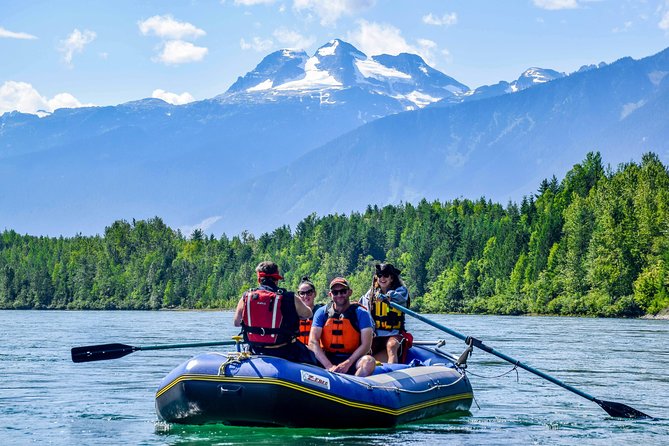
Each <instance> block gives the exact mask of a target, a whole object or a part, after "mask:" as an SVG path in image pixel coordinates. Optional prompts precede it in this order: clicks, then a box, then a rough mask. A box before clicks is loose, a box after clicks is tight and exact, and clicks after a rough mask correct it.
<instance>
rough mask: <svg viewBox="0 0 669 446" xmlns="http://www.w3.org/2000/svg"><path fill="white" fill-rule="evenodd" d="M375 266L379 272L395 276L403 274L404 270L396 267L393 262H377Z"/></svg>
mask: <svg viewBox="0 0 669 446" xmlns="http://www.w3.org/2000/svg"><path fill="white" fill-rule="evenodd" d="M375 268H376V272H377V274H378V273H386V274H390V275H393V276H399V275H400V274H402V271H401V270H399V269H397V268H395V267H394V266H393V265H392V264H391V263H377V264H376V266H375Z"/></svg>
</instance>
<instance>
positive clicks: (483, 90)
mask: <svg viewBox="0 0 669 446" xmlns="http://www.w3.org/2000/svg"><path fill="white" fill-rule="evenodd" d="M565 76H566V74H565V73H561V72H558V71H555V70H550V69H546V68H537V67H532V68H528V69H527V70H525V71H524V72H523V74H521V75H520V77H519V78H518V79H516V80H515V81H513V82H506V81H500V82H498V83H496V84H494V85H484V86H482V87H479V88H477V89H476V90H470V91H468V92H467V93H465V95H464V96H463V97H462V102H469V101H477V100H479V99H486V98H491V97H494V96H499V95H502V94H507V93H517V92H519V91H522V90H525V89H526V88H530V87H534V86H536V85H541V84H544V83H546V82H550V81H553V80H555V79H560V78H562V77H565ZM439 105H450V103H447V102H444V103H443V104H439Z"/></svg>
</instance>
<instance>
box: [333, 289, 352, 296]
mask: <svg viewBox="0 0 669 446" xmlns="http://www.w3.org/2000/svg"><path fill="white" fill-rule="evenodd" d="M330 292H331V293H332V295H333V296H346V293H348V288H339V289H337V290H330Z"/></svg>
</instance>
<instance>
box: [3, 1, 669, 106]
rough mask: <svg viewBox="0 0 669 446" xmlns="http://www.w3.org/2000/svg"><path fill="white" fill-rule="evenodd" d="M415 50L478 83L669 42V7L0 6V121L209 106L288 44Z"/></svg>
mask: <svg viewBox="0 0 669 446" xmlns="http://www.w3.org/2000/svg"><path fill="white" fill-rule="evenodd" d="M333 38H341V39H343V40H346V41H348V42H350V43H352V44H354V45H355V46H356V47H358V48H359V49H360V50H362V51H363V52H365V53H366V54H367V55H368V56H371V55H375V54H381V53H387V54H397V53H399V52H414V53H417V54H420V55H421V56H423V58H424V59H425V60H426V61H427V62H428V63H429V64H430V65H432V66H433V67H435V68H437V69H438V70H440V71H442V72H444V73H446V74H448V75H449V76H451V77H454V78H455V79H456V80H458V81H460V82H462V83H464V84H465V85H467V86H469V87H471V88H476V87H478V86H481V85H486V84H493V83H497V82H498V81H500V80H506V81H511V80H514V79H516V78H517V77H518V76H519V75H520V74H521V73H522V72H523V71H524V70H525V69H526V68H529V67H532V66H537V67H542V68H552V69H555V70H558V71H564V72H567V73H569V72H573V71H575V70H577V69H578V68H579V67H580V66H582V65H586V64H592V63H599V62H602V61H603V62H607V63H609V62H613V61H615V60H617V59H619V58H621V57H625V56H631V57H633V58H635V59H638V58H642V57H645V56H649V55H652V54H655V53H657V52H658V51H661V50H662V49H664V48H666V47H668V46H669V0H647V1H646V0H460V1H458V0H208V1H205V0H190V1H188V0H180V1H175V0H114V1H112V0H109V1H98V0H49V1H35V0H33V1H25V0H0V60H1V62H0V113H4V112H6V111H9V110H20V111H24V112H30V113H34V112H35V111H37V110H39V109H43V110H47V111H52V110H53V109H55V108H59V107H63V106H67V107H76V106H82V105H116V104H119V103H123V102H127V101H132V100H136V99H141V98H146V97H160V98H163V99H165V100H167V101H168V102H172V103H185V102H189V101H192V100H201V99H206V98H211V97H213V96H216V95H217V94H220V93H223V92H224V91H225V90H227V88H228V87H229V86H230V85H231V84H232V83H233V82H234V81H235V80H236V78H237V77H238V76H242V75H244V74H245V73H246V72H248V71H250V70H252V69H253V68H254V67H255V66H256V65H257V63H258V62H260V60H261V59H262V57H264V56H265V55H267V54H269V53H270V52H272V51H274V50H277V49H280V48H302V49H305V50H306V51H307V53H309V54H310V55H311V54H313V53H314V51H315V50H316V49H317V48H318V47H320V46H322V45H323V44H325V43H326V42H328V41H329V40H331V39H333Z"/></svg>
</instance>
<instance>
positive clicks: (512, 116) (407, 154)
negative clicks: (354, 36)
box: [200, 48, 669, 233]
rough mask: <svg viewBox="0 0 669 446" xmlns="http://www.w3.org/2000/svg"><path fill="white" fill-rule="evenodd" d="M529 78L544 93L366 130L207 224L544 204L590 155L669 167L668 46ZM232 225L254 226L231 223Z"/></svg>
mask: <svg viewBox="0 0 669 446" xmlns="http://www.w3.org/2000/svg"><path fill="white" fill-rule="evenodd" d="M595 68H596V69H595ZM521 79H524V80H526V82H518V83H517V85H520V87H522V86H528V85H533V84H536V86H534V87H533V88H525V89H520V90H519V91H517V92H515V93H512V94H501V95H496V96H495V97H492V98H488V99H480V100H476V101H468V102H464V103H460V104H455V105H451V106H448V107H426V108H424V109H421V110H417V111H414V112H411V113H401V114H396V115H391V116H387V117H384V118H382V119H378V120H376V121H374V122H370V123H369V124H365V125H363V126H361V127H359V128H358V129H356V130H354V131H352V132H349V133H347V134H346V135H343V136H341V137H339V138H337V139H335V140H333V141H331V142H330V143H328V144H326V145H324V146H323V147H319V148H318V149H316V150H314V151H312V152H310V153H309V154H307V155H305V156H303V157H300V158H299V159H297V160H295V161H294V162H293V163H291V164H290V165H288V166H286V167H285V168H282V169H280V170H277V171H276V172H274V173H273V174H272V175H271V176H272V177H275V178H282V179H284V181H283V184H284V186H283V187H281V188H277V189H273V190H267V189H266V188H265V187H264V186H263V183H262V181H261V180H260V179H255V180H251V181H248V182H246V183H244V184H241V185H239V186H238V187H237V188H235V189H234V190H233V192H232V193H230V194H229V196H228V197H227V198H225V199H224V198H221V199H220V200H219V201H218V202H217V203H214V204H212V207H211V208H210V209H209V213H204V214H202V215H201V216H200V219H204V218H205V217H206V216H207V215H211V214H212V213H216V215H219V216H221V220H220V222H219V223H217V224H215V225H214V226H211V227H210V230H212V231H214V232H215V233H216V232H220V231H222V230H225V231H228V232H233V233H235V232H238V231H240V230H241V229H247V230H251V231H254V232H256V233H258V232H261V231H270V230H272V229H273V228H275V227H276V225H271V224H270V225H268V224H266V223H265V222H264V221H259V220H256V221H252V219H251V218H250V217H251V216H252V215H253V212H254V210H255V209H258V208H261V209H263V211H264V212H265V213H266V214H267V215H275V216H277V218H279V219H280V220H281V221H282V222H284V223H286V224H290V225H295V224H296V223H297V222H299V221H300V220H302V219H303V218H304V217H305V216H306V215H309V214H310V213H312V212H315V213H317V214H319V215H325V214H329V213H347V212H350V211H353V210H356V211H363V210H364V209H365V208H366V207H367V206H369V205H374V204H376V205H379V206H383V205H386V204H397V203H400V202H410V203H416V202H417V201H419V200H420V199H422V198H426V199H428V200H433V199H438V200H442V201H443V200H452V199H455V198H457V197H466V198H470V199H477V198H479V197H482V196H484V197H486V198H487V199H492V200H494V201H497V202H500V203H503V204H505V203H507V201H508V200H514V201H516V202H518V201H520V199H521V198H522V196H523V195H531V194H534V193H535V192H536V190H537V187H538V185H539V184H540V182H541V180H542V179H544V178H550V177H551V176H552V175H556V176H557V177H558V178H561V177H562V176H563V175H564V174H565V173H566V172H567V171H568V170H569V169H570V168H571V167H572V166H573V165H574V164H576V163H579V162H582V161H583V159H584V158H585V156H586V153H587V152H590V151H593V152H594V151H598V152H600V153H601V155H602V159H603V161H604V163H610V164H611V165H612V166H615V165H617V164H618V163H623V162H629V161H631V160H634V161H637V162H638V161H639V160H640V159H641V156H642V154H643V153H645V152H648V151H652V152H654V153H656V154H658V155H659V157H660V159H661V160H662V161H663V162H664V163H667V162H669V120H668V119H667V116H669V48H668V49H666V50H664V51H662V52H660V53H658V54H656V55H654V56H650V57H647V58H644V59H641V60H633V59H631V58H623V59H620V60H618V61H616V62H614V63H612V64H609V65H605V66H600V67H593V68H591V69H587V70H582V71H579V72H576V73H573V74H571V75H569V76H564V77H561V78H560V79H559V80H556V81H552V82H543V83H536V82H529V80H530V79H539V80H541V79H547V78H546V76H545V73H544V74H542V75H540V76H539V73H538V70H530V71H528V72H526V75H525V76H521ZM520 87H519V88H520ZM247 203H252V206H249V205H248V204H247ZM232 215H234V217H235V219H236V220H237V221H238V222H240V223H243V226H237V227H234V226H233V225H231V224H230V223H231V222H230V217H231V216H232Z"/></svg>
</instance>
